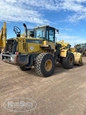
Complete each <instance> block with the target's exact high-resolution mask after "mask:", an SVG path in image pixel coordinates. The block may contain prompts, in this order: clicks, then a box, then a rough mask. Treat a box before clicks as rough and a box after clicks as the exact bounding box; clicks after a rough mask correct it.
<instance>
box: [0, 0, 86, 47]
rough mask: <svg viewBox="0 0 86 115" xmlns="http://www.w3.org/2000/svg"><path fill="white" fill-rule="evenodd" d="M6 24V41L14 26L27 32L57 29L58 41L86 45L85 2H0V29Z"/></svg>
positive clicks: (78, 0) (74, 0)
mask: <svg viewBox="0 0 86 115" xmlns="http://www.w3.org/2000/svg"><path fill="white" fill-rule="evenodd" d="M4 21H6V22H7V38H12V37H15V33H14V32H13V27H14V26H15V25H16V26H18V27H19V28H21V30H22V33H23V32H24V28H23V25H22V24H23V23H26V24H27V26H28V28H34V27H36V26H40V25H41V26H42V25H46V24H48V25H50V26H53V27H55V28H57V29H59V31H60V33H59V35H58V36H57V41H60V40H65V41H66V42H69V43H70V44H71V45H74V44H77V43H85V42H86V0H0V27H2V25H3V22H4Z"/></svg>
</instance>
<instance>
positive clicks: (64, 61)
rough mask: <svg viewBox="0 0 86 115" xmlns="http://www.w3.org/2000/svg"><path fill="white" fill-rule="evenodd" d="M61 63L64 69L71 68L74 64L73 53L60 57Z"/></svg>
mask: <svg viewBox="0 0 86 115" xmlns="http://www.w3.org/2000/svg"><path fill="white" fill-rule="evenodd" d="M70 59H72V62H71V64H70ZM62 65H63V67H64V68H66V69H71V68H73V66H74V55H73V53H68V54H67V57H64V58H62Z"/></svg>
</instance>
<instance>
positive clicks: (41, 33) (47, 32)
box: [34, 26, 59, 43]
mask: <svg viewBox="0 0 86 115" xmlns="http://www.w3.org/2000/svg"><path fill="white" fill-rule="evenodd" d="M56 31H57V32H59V30H57V29H55V28H53V27H50V26H40V27H36V28H34V37H35V38H42V39H44V40H47V41H50V42H54V43H55V32H56Z"/></svg>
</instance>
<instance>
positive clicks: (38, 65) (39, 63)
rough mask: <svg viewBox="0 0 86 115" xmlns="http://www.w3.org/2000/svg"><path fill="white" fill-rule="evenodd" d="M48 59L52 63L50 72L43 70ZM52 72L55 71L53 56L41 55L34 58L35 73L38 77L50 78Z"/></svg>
mask: <svg viewBox="0 0 86 115" xmlns="http://www.w3.org/2000/svg"><path fill="white" fill-rule="evenodd" d="M48 59H49V60H51V61H52V68H51V70H50V71H46V70H45V62H46V61H47V60H48ZM54 70H55V60H54V57H53V55H51V54H49V53H41V54H39V55H38V56H37V57H36V60H35V71H36V74H37V75H38V76H44V77H48V76H51V75H52V74H53V72H54Z"/></svg>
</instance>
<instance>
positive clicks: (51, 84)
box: [0, 57, 86, 115]
mask: <svg viewBox="0 0 86 115" xmlns="http://www.w3.org/2000/svg"><path fill="white" fill-rule="evenodd" d="M83 60H84V65H83V66H81V67H79V66H74V68H73V69H70V70H68V69H64V68H63V67H62V65H60V64H57V65H56V69H55V72H54V74H53V76H51V77H48V78H44V77H40V76H37V75H36V74H35V70H34V68H32V69H31V70H30V71H27V72H23V71H21V70H20V69H19V68H18V66H15V65H12V64H8V63H5V62H2V61H1V60H0V115H86V58H85V57H84V58H83ZM30 99H32V100H30ZM10 102H11V103H10ZM16 102H17V104H16ZM19 102H23V107H22V106H19V105H18V103H19ZM27 102H28V103H27ZM9 103H10V104H9ZM26 103H27V106H25V104H26ZM19 104H21V103H19ZM31 104H32V105H31ZM13 105H14V106H15V107H14V106H13ZM21 105H22V104H21ZM13 107H14V108H13ZM26 110H27V111H26Z"/></svg>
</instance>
